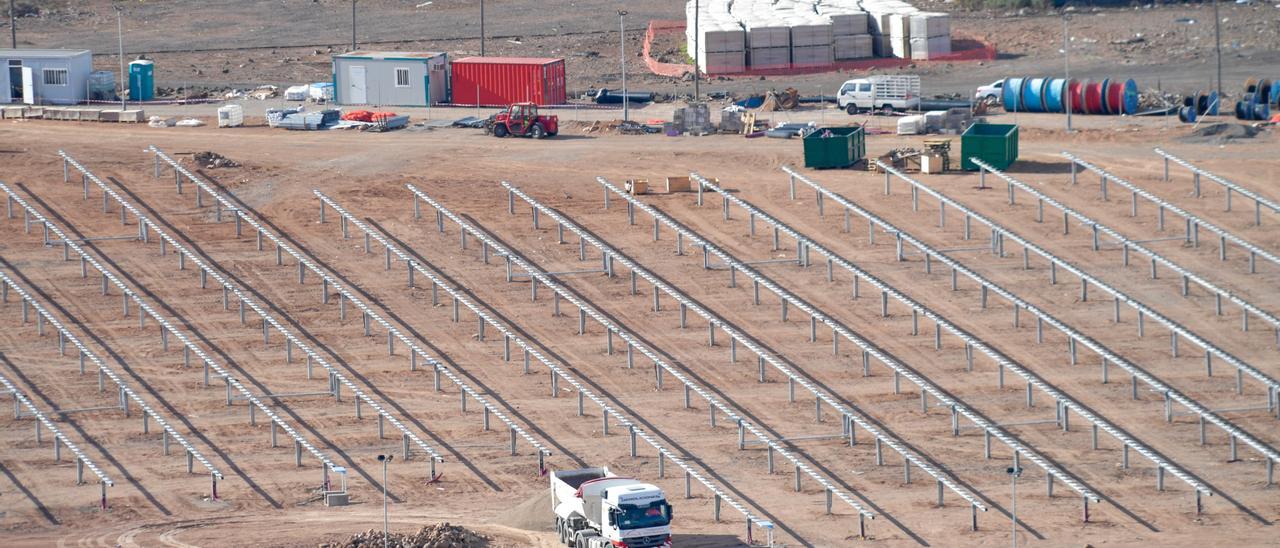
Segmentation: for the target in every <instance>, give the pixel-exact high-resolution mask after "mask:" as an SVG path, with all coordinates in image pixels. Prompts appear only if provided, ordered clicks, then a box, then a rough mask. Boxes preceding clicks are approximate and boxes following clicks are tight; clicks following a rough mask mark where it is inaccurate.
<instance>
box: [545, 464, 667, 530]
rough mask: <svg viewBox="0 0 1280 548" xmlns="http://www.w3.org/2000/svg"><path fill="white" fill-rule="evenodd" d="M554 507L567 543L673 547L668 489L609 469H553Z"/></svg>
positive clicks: (552, 504) (558, 526)
mask: <svg viewBox="0 0 1280 548" xmlns="http://www.w3.org/2000/svg"><path fill="white" fill-rule="evenodd" d="M551 509H552V511H553V512H554V513H555V516H556V533H558V534H559V538H560V542H562V543H564V545H565V546H570V547H572V548H670V546H671V505H670V504H668V503H667V497H666V495H664V494H663V492H662V489H661V488H659V487H657V486H655V485H650V484H648V483H644V482H641V481H637V480H635V479H632V478H626V477H621V476H617V475H614V474H613V472H610V471H609V469H608V468H583V469H579V470H563V471H557V472H552V473H551Z"/></svg>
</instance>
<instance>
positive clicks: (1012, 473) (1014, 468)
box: [1005, 466, 1022, 548]
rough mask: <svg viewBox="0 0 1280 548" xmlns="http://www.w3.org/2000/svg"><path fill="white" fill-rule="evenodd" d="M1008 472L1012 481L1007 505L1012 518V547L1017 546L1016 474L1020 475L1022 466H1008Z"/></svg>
mask: <svg viewBox="0 0 1280 548" xmlns="http://www.w3.org/2000/svg"><path fill="white" fill-rule="evenodd" d="M1005 472H1007V473H1008V474H1009V478H1010V480H1011V481H1012V490H1013V494H1012V503H1011V504H1010V505H1009V507H1010V511H1009V513H1010V514H1011V517H1012V520H1013V548H1018V476H1021V475H1022V468H1020V467H1018V466H1010V467H1009V468H1007V469H1006V470H1005Z"/></svg>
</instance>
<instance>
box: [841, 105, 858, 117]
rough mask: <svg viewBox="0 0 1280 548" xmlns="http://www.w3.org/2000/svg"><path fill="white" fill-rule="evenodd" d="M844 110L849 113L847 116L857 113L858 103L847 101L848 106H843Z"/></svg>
mask: <svg viewBox="0 0 1280 548" xmlns="http://www.w3.org/2000/svg"><path fill="white" fill-rule="evenodd" d="M844 111H845V112H847V113H849V116H853V115H854V114H857V113H858V105H855V104H853V103H849V105H848V106H846V107H844Z"/></svg>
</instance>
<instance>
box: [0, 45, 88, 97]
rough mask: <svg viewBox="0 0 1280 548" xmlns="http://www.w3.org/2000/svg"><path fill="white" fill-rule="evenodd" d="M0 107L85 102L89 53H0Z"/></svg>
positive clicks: (11, 51)
mask: <svg viewBox="0 0 1280 548" xmlns="http://www.w3.org/2000/svg"><path fill="white" fill-rule="evenodd" d="M0 62H2V63H4V70H3V71H0V104H28V105H74V104H76V103H79V102H81V101H84V100H85V99H87V98H88V95H89V73H90V72H92V71H93V54H92V53H90V52H89V50H66V49H0Z"/></svg>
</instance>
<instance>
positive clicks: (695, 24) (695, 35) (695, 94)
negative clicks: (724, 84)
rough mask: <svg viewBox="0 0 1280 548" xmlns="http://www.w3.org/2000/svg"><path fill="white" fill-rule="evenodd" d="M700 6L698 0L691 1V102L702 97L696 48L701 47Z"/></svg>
mask: <svg viewBox="0 0 1280 548" xmlns="http://www.w3.org/2000/svg"><path fill="white" fill-rule="evenodd" d="M701 8H702V6H701V3H700V2H699V0H694V1H693V102H695V103H696V102H698V101H699V99H700V98H701V97H702V94H701V93H698V80H701V78H699V77H698V50H700V49H702V36H701V35H699V34H698V16H699V15H701V13H699V12H701V11H702V10H701Z"/></svg>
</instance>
